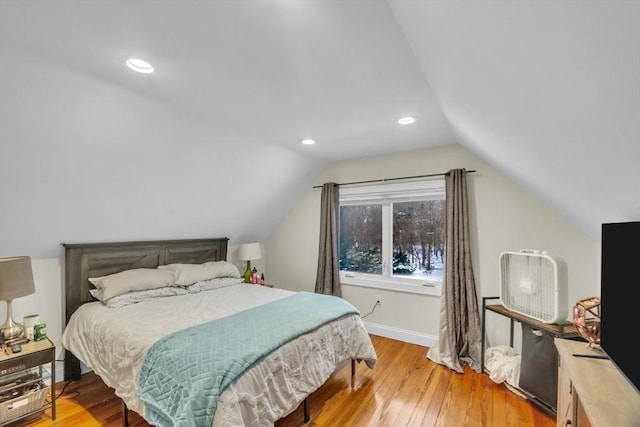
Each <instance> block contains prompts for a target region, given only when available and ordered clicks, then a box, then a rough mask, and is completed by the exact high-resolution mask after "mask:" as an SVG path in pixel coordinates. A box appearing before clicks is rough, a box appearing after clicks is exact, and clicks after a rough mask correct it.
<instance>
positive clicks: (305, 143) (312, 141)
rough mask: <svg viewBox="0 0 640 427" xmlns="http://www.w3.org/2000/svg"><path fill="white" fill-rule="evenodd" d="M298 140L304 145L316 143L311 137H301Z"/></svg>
mask: <svg viewBox="0 0 640 427" xmlns="http://www.w3.org/2000/svg"><path fill="white" fill-rule="evenodd" d="M300 142H302V143H303V144H304V145H313V144H315V143H316V142H315V141H314V140H313V139H303V140H302V141H300Z"/></svg>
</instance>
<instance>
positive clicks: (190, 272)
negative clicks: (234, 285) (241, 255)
mask: <svg viewBox="0 0 640 427" xmlns="http://www.w3.org/2000/svg"><path fill="white" fill-rule="evenodd" d="M158 269H160V270H164V271H171V272H173V278H174V280H175V282H176V285H178V286H189V285H192V284H194V283H196V282H200V281H202V280H209V279H215V278H218V277H234V278H239V277H240V272H239V271H238V267H236V266H235V265H234V264H232V263H230V262H227V261H210V262H205V263H204V264H167V265H160V266H158Z"/></svg>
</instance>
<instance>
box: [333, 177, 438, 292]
mask: <svg viewBox="0 0 640 427" xmlns="http://www.w3.org/2000/svg"><path fill="white" fill-rule="evenodd" d="M444 210H445V184H444V180H442V179H439V180H432V181H423V182H409V183H400V184H399V183H394V184H382V185H369V186H359V187H354V186H352V187H345V188H340V220H339V221H340V229H339V249H338V250H339V258H340V280H341V281H342V282H343V283H346V284H351V285H359V286H369V287H376V288H384V289H391V290H399V291H405V292H415V293H421V294H431V295H438V296H439V295H440V292H441V289H442V277H443V272H444V249H445V247H444V218H445V216H444Z"/></svg>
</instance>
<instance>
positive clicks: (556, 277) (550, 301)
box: [500, 252, 566, 323]
mask: <svg viewBox="0 0 640 427" xmlns="http://www.w3.org/2000/svg"><path fill="white" fill-rule="evenodd" d="M556 261H557V259H555V260H554V258H552V257H550V256H548V255H546V254H539V253H527V252H505V253H503V254H502V255H501V256H500V278H501V280H500V281H501V288H502V289H501V299H502V303H503V305H504V306H505V307H507V308H508V309H510V310H513V311H517V312H519V313H522V314H524V315H526V316H530V317H533V318H535V319H538V320H540V321H542V322H545V323H554V322H557V321H558V320H564V319H565V318H566V308H564V307H558V305H559V304H560V303H561V302H560V300H561V299H562V298H559V297H560V295H559V294H560V293H561V292H563V293H564V295H566V274H561V273H562V271H561V270H563V269H560V270H559V268H558V262H556ZM563 279H564V280H563ZM563 281H564V283H562V282H563ZM563 288H564V291H563ZM564 304H565V305H566V303H564ZM563 310H564V313H563ZM563 316H564V317H563Z"/></svg>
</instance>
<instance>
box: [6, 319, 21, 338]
mask: <svg viewBox="0 0 640 427" xmlns="http://www.w3.org/2000/svg"><path fill="white" fill-rule="evenodd" d="M23 333H24V327H23V326H22V325H21V324H20V323H15V322H13V321H7V322H4V324H3V325H2V326H0V339H2V340H4V341H6V340H11V339H14V338H18V337H20V336H22V334H23Z"/></svg>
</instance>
